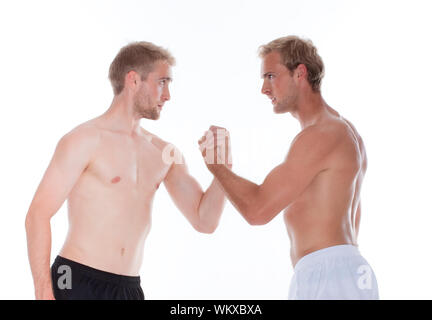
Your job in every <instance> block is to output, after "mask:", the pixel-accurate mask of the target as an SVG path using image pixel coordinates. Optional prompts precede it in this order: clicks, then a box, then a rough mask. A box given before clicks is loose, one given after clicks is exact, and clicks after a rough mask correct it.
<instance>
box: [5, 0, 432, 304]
mask: <svg viewBox="0 0 432 320" xmlns="http://www.w3.org/2000/svg"><path fill="white" fill-rule="evenodd" d="M430 9H431V8H430V5H429V2H428V1H409V2H408V1H405V2H401V1H362V2H360V1H357V2H353V1H350V2H348V1H301V2H300V1H269V0H267V1H265V2H264V1H260V2H257V1H255V2H253V1H217V2H216V1H215V2H207V1H37V2H36V1H13V2H12V1H8V2H6V1H2V2H0V36H1V37H0V39H1V51H0V57H1V58H0V103H1V111H0V112H1V117H0V130H1V132H0V139H1V151H2V152H1V167H0V168H1V170H2V179H1V182H0V188H1V189H0V197H1V200H0V252H1V254H0V259H1V260H0V261H1V263H0V299H33V297H34V294H33V283H32V278H31V273H30V267H29V264H28V260H27V249H26V238H25V229H24V219H25V215H26V213H27V209H28V207H29V205H30V202H31V199H32V197H33V195H34V192H35V190H36V188H37V186H38V184H39V182H40V179H41V178H42V175H43V173H44V171H45V169H46V167H47V165H48V163H49V160H50V158H51V156H52V154H53V151H54V148H55V145H56V143H57V141H58V140H59V138H60V137H61V136H62V135H64V134H65V133H66V132H68V131H69V130H70V129H72V128H73V127H75V126H76V125H78V124H79V123H81V122H84V121H86V120H88V119H90V118H93V117H95V116H97V115H99V114H101V113H103V112H104V111H105V110H106V109H107V108H108V106H109V105H110V103H111V99H112V91H111V87H110V84H109V81H108V79H107V74H108V67H109V64H110V63H111V61H112V59H113V58H114V56H115V55H116V53H117V52H118V50H119V49H120V47H122V46H123V45H125V44H127V43H128V42H130V41H137V40H145V41H151V42H154V43H156V44H158V45H161V46H163V47H165V48H168V49H169V50H170V51H171V52H172V53H173V55H174V56H175V57H176V59H177V66H176V67H175V68H174V69H173V76H174V82H173V83H172V85H171V101H169V102H168V103H167V104H166V105H165V107H164V110H163V112H162V115H161V119H160V120H158V121H149V120H142V122H141V124H142V126H143V127H144V128H146V129H148V130H149V131H151V132H154V133H156V134H157V135H159V136H160V137H161V138H163V139H165V140H167V141H169V142H172V143H174V144H175V145H176V146H177V147H178V148H179V149H180V150H181V151H182V152H183V154H184V155H185V158H186V161H187V163H188V166H189V169H190V171H191V173H192V174H193V175H194V176H195V177H196V178H197V180H198V181H199V182H200V183H201V185H202V186H203V188H207V186H208V185H209V183H210V181H211V179H212V176H211V174H210V173H209V172H208V171H207V169H206V167H205V165H204V163H203V160H202V157H201V155H200V153H199V151H198V145H197V140H198V139H199V138H200V137H201V135H202V133H203V132H204V130H206V129H207V128H208V127H209V126H210V125H212V124H214V125H219V126H224V127H226V128H228V129H229V130H230V132H231V137H232V142H233V161H234V171H235V172H236V173H238V174H240V175H242V176H244V177H246V178H248V179H250V180H252V181H254V182H256V183H261V182H262V180H263V179H264V177H265V176H266V174H267V173H268V172H269V171H270V170H271V169H272V168H273V167H274V166H276V165H277V164H278V163H280V161H281V160H282V159H283V157H284V156H285V154H286V152H287V150H288V147H289V144H290V142H291V140H292V138H293V137H294V136H295V134H296V133H297V132H298V131H299V129H300V126H299V124H298V122H297V120H295V119H294V118H292V117H291V115H290V114H286V115H275V114H273V112H272V105H271V104H270V102H269V100H268V99H267V98H266V97H265V96H263V95H262V94H261V93H260V88H261V79H260V59H259V58H258V57H257V48H258V46H259V45H261V44H263V43H267V42H269V41H270V40H273V39H275V38H277V37H280V36H284V35H289V34H296V35H299V36H302V37H306V38H310V39H311V40H312V41H313V42H314V44H315V45H316V46H317V47H318V51H319V53H320V55H321V56H322V58H323V60H324V63H325V66H326V76H325V78H324V80H323V87H322V92H323V96H324V98H325V99H326V101H327V103H329V104H330V105H331V106H332V107H333V108H335V109H336V110H338V111H339V112H340V113H341V114H342V115H343V116H345V117H346V118H347V119H349V120H350V121H352V122H353V123H354V125H355V126H356V127H357V129H358V131H359V132H360V134H361V135H362V137H363V139H364V141H365V144H366V149H367V152H368V159H369V169H368V173H367V175H366V178H365V181H364V184H363V191H362V206H363V210H362V222H361V228H360V238H359V243H360V250H361V252H362V253H363V255H364V256H365V258H366V259H367V260H368V261H369V263H370V264H371V265H372V267H373V269H374V271H375V273H376V275H377V278H378V281H379V289H380V294H381V298H383V299H431V298H432V294H431V293H430V287H431V286H432V279H431V278H432V277H431V272H430V270H431V269H432V258H431V255H430V251H431V249H430V245H431V241H430V238H431V237H430V226H431V223H432V217H431V214H432V212H431V206H430V202H429V199H430V196H429V194H430V181H431V178H432V175H431V170H430V164H431V163H432V156H431V155H432V153H431V148H430V146H431V142H430V138H431V136H432V135H431V133H430V116H431V115H432V112H431V107H432V104H431V99H430V89H429V86H430V83H431V82H430V75H431V72H432V67H431V65H432V64H431V62H430V57H431V56H432V50H431V44H430V30H431V29H432V23H431V22H430V20H428V19H429V15H430V12H431V10H430ZM65 209H66V208H65V206H63V207H62V209H61V210H60V211H59V212H58V213H57V214H56V215H55V216H54V217H53V219H52V231H53V249H52V259H53V258H54V257H55V256H56V255H57V254H58V252H59V250H60V248H61V246H62V244H63V241H64V239H65V235H66V230H67V215H66V210H65ZM289 245H290V244H289V239H288V236H287V235H286V231H285V226H284V224H283V220H282V215H279V216H277V217H276V218H275V219H274V220H273V221H272V222H271V223H269V224H268V225H265V226H260V227H252V226H249V225H248V224H247V223H246V222H245V221H244V220H243V218H241V216H240V215H239V214H238V213H237V212H236V210H235V209H234V208H233V207H232V206H231V204H229V203H227V206H226V209H225V211H224V213H223V216H222V219H221V223H220V226H219V228H218V230H217V231H216V232H215V233H214V234H213V235H203V234H199V233H197V232H195V231H194V230H193V228H192V227H191V226H190V225H189V224H188V222H187V221H186V219H185V218H184V217H183V216H182V215H181V213H180V212H179V211H178V210H177V209H176V208H175V206H174V205H173V203H172V201H171V199H170V198H169V196H168V195H167V192H166V190H165V189H164V188H161V189H160V190H159V191H158V193H157V195H156V198H155V201H154V206H153V226H152V231H151V232H150V235H149V237H148V240H147V243H146V247H145V253H144V261H143V267H142V269H141V277H142V286H143V289H144V292H145V294H146V298H147V299H285V298H287V295H288V286H289V281H290V278H291V276H292V274H293V270H292V266H291V262H290V259H289Z"/></svg>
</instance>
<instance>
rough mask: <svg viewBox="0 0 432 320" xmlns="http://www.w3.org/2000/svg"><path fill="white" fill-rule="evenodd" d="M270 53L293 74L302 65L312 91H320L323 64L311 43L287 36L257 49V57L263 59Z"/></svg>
mask: <svg viewBox="0 0 432 320" xmlns="http://www.w3.org/2000/svg"><path fill="white" fill-rule="evenodd" d="M272 51H277V52H279V53H280V55H281V57H282V63H283V64H284V65H285V67H287V68H288V70H290V71H291V72H293V71H294V70H295V69H296V68H297V66H298V65H300V64H304V65H305V66H306V69H307V71H308V77H307V79H308V82H309V84H310V85H311V87H312V90H314V91H320V89H321V80H322V78H323V77H324V63H323V61H322V59H321V57H320V56H319V55H318V52H317V49H316V48H315V46H314V45H313V43H312V41H310V40H307V39H301V38H299V37H297V36H287V37H282V38H278V39H276V40H273V41H271V42H269V43H267V44H265V45H262V46H260V47H259V55H260V57H261V58H264V56H265V55H267V54H268V53H270V52H272Z"/></svg>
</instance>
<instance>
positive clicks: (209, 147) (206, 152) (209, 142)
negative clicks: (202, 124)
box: [198, 126, 232, 171]
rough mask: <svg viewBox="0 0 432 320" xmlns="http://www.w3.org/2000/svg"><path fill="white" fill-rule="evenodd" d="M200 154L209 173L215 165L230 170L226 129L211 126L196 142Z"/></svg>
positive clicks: (228, 140) (229, 142)
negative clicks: (223, 166)
mask: <svg viewBox="0 0 432 320" xmlns="http://www.w3.org/2000/svg"><path fill="white" fill-rule="evenodd" d="M198 144H199V148H200V151H201V154H202V156H203V158H204V160H205V163H206V165H207V167H208V168H209V170H210V171H211V170H212V169H213V168H215V166H217V165H225V166H226V167H227V168H228V169H231V168H232V159H231V140H230V136H229V132H228V130H227V129H225V128H222V127H217V126H211V127H210V128H209V129H208V130H207V131H206V132H204V135H203V136H202V138H201V139H200V140H199V141H198Z"/></svg>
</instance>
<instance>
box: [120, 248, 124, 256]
mask: <svg viewBox="0 0 432 320" xmlns="http://www.w3.org/2000/svg"><path fill="white" fill-rule="evenodd" d="M124 253H125V248H121V255H122V256H124Z"/></svg>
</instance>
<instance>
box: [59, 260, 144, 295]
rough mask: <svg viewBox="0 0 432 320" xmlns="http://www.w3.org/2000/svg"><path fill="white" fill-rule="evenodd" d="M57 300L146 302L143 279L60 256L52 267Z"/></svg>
mask: <svg viewBox="0 0 432 320" xmlns="http://www.w3.org/2000/svg"><path fill="white" fill-rule="evenodd" d="M51 280H52V287H53V293H54V297H55V298H56V300H144V292H143V290H142V289H141V286H140V282H141V281H140V277H139V276H137V277H131V276H123V275H119V274H114V273H110V272H106V271H102V270H98V269H94V268H91V267H88V266H86V265H83V264H80V263H78V262H75V261H72V260H69V259H66V258H63V257H60V256H57V258H56V259H55V261H54V263H53V264H52V266H51Z"/></svg>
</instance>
